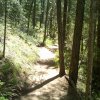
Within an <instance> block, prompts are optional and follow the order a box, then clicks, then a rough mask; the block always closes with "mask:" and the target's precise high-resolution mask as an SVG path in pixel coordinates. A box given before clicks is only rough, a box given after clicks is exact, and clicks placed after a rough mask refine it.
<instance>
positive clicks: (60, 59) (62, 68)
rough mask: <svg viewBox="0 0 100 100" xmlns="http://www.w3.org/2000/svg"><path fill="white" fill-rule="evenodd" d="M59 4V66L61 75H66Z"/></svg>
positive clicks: (58, 4) (59, 6) (59, 2)
mask: <svg viewBox="0 0 100 100" xmlns="http://www.w3.org/2000/svg"><path fill="white" fill-rule="evenodd" d="M56 4H57V25H58V45H59V65H60V71H59V75H60V76H63V75H65V66H64V50H63V49H64V45H63V37H64V36H63V33H62V32H63V23H62V16H61V0H57V1H56Z"/></svg>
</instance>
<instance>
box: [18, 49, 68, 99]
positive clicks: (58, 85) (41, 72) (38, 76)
mask: <svg viewBox="0 0 100 100" xmlns="http://www.w3.org/2000/svg"><path fill="white" fill-rule="evenodd" d="M54 58H55V54H54V53H53V52H51V51H50V50H49V49H47V48H45V47H39V61H38V62H37V63H36V64H35V65H34V67H33V70H34V74H32V75H31V74H30V75H29V76H28V79H29V80H31V82H32V84H31V87H30V88H29V89H27V88H26V90H24V92H25V93H24V95H23V96H21V97H20V98H19V99H18V100H66V98H67V90H68V82H67V80H66V79H65V77H62V78H60V77H59V75H58V73H59V70H58V68H56V67H55V64H54V61H53V59H54Z"/></svg>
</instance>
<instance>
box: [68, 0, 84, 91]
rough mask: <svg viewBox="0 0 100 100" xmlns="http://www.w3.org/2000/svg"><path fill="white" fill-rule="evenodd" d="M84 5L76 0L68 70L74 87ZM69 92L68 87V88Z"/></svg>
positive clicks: (82, 1)
mask: <svg viewBox="0 0 100 100" xmlns="http://www.w3.org/2000/svg"><path fill="white" fill-rule="evenodd" d="M84 5H85V0H77V8H76V19H75V28H74V37H73V46H72V56H71V62H70V70H69V79H70V80H71V81H72V82H73V83H74V84H75V86H76V84H77V78H78V64H79V53H80V41H81V36H82V28H83V18H84ZM69 92H70V87H69Z"/></svg>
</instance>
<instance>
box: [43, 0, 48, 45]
mask: <svg viewBox="0 0 100 100" xmlns="http://www.w3.org/2000/svg"><path fill="white" fill-rule="evenodd" d="M48 12H49V0H47V7H46V17H45V26H44V27H45V28H44V36H43V45H45V42H46V37H47V21H48Z"/></svg>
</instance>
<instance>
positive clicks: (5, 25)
mask: <svg viewBox="0 0 100 100" xmlns="http://www.w3.org/2000/svg"><path fill="white" fill-rule="evenodd" d="M4 20H5V21H4V47H3V57H5V49H6V30H7V0H5V19H4Z"/></svg>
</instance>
